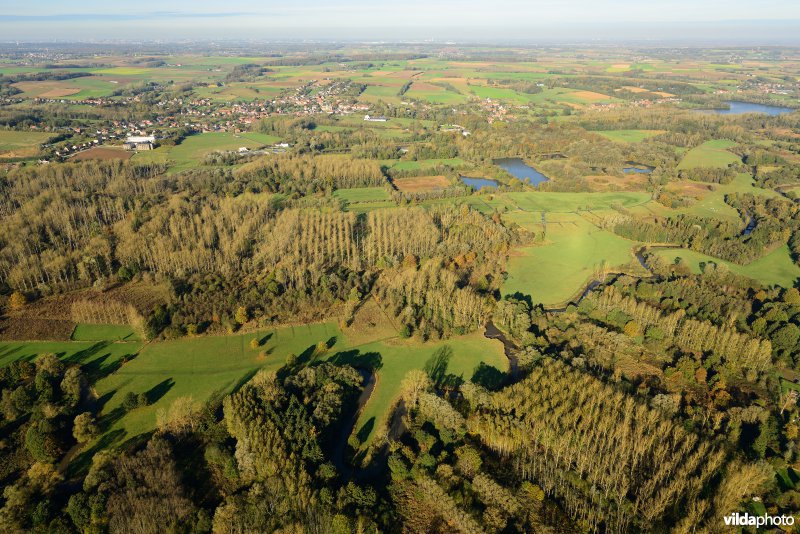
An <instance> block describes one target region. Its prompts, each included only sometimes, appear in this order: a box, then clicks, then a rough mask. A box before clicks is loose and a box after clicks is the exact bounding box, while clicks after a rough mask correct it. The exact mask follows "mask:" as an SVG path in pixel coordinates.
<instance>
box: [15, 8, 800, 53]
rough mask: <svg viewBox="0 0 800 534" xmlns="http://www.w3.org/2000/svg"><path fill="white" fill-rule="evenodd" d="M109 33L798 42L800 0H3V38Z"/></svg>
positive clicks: (132, 36) (139, 36)
mask: <svg viewBox="0 0 800 534" xmlns="http://www.w3.org/2000/svg"><path fill="white" fill-rule="evenodd" d="M115 39H121V40H143V41H148V40H165V41H171V40H174V41H178V40H183V39H254V40H281V39H284V40H285V39H298V40H304V39H305V40H308V39H312V40H313V39H325V40H329V39H335V40H437V41H446V40H458V41H463V42H469V41H471V40H473V41H491V40H496V41H504V40H522V41H530V42H537V41H562V42H568V41H587V42H588V41H593V40H606V41H625V40H643V41H652V40H664V41H714V40H718V41H731V42H736V41H741V42H743V43H759V42H760V43H763V44H771V43H775V44H786V43H790V44H800V0H650V1H647V0H491V1H487V0H391V1H387V0H284V1H280V2H278V1H275V0H260V1H257V0H224V1H223V0H177V1H166V0H162V1H158V0H133V1H119V0H116V1H115V0H104V1H99V0H80V1H77V2H65V1H63V0H28V1H20V0H0V41H13V40H22V41H37V40H80V41H91V40H115Z"/></svg>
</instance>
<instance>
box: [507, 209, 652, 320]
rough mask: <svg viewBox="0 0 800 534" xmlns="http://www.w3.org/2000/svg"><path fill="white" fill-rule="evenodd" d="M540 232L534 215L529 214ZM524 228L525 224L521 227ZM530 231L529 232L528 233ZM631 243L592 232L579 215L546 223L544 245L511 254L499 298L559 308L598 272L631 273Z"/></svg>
mask: <svg viewBox="0 0 800 534" xmlns="http://www.w3.org/2000/svg"><path fill="white" fill-rule="evenodd" d="M531 217H533V220H532V221H531V223H532V224H533V225H535V226H534V227H536V226H538V228H536V231H539V232H541V231H542V225H541V224H538V225H536V223H540V216H539V214H531ZM526 226H527V225H526ZM529 229H530V228H529ZM635 246H636V243H635V242H634V241H629V240H627V239H624V238H622V237H619V236H617V235H615V234H613V233H611V232H609V231H607V230H601V229H600V228H597V227H596V226H594V225H593V224H591V223H590V222H588V221H587V220H586V219H584V218H583V217H581V216H579V215H571V216H567V215H562V216H561V217H560V218H559V223H558V224H554V223H548V224H547V233H546V242H545V244H543V245H534V246H529V247H521V248H519V249H516V250H515V251H514V252H513V253H512V255H511V257H510V258H509V260H508V266H507V270H508V278H507V279H506V281H505V283H504V284H503V287H502V292H503V294H504V295H514V294H517V293H519V294H521V295H529V296H530V297H531V301H532V302H533V303H542V304H544V305H547V306H550V305H561V304H564V303H565V302H566V301H567V300H568V299H571V298H572V297H574V296H576V294H577V292H578V291H580V289H581V288H582V287H584V286H585V285H586V284H587V283H588V282H589V281H590V280H591V279H592V278H593V277H595V276H596V273H597V271H598V270H601V269H607V270H619V267H620V266H626V267H628V269H629V270H630V269H635V268H636V263H635V262H636V260H635V259H634V257H633V254H632V250H633V248H634V247H635Z"/></svg>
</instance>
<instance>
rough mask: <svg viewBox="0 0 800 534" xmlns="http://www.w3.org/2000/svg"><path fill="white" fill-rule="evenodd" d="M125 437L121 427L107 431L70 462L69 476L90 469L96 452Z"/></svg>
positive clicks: (83, 472)
mask: <svg viewBox="0 0 800 534" xmlns="http://www.w3.org/2000/svg"><path fill="white" fill-rule="evenodd" d="M124 437H125V431H124V430H122V429H121V428H118V429H116V430H114V431H113V432H106V433H105V434H103V435H102V436H101V437H100V439H98V440H97V442H95V444H94V445H92V446H91V447H89V448H88V449H86V450H84V451H83V452H81V453H80V454H78V455H77V456H76V457H75V458H74V459H73V460H72V461H71V462H70V464H69V468H68V469H67V475H68V476H69V477H74V476H78V475H81V474H85V473H86V472H87V471H88V469H89V466H90V465H91V464H92V458H94V455H95V454H97V453H98V452H100V451H102V450H104V449H107V448H109V447H111V446H112V445H115V444H117V443H119V442H121V441H122V438H124Z"/></svg>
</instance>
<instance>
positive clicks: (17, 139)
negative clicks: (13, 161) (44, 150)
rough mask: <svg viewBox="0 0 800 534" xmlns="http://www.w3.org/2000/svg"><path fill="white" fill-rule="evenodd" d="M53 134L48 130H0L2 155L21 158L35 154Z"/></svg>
mask: <svg viewBox="0 0 800 534" xmlns="http://www.w3.org/2000/svg"><path fill="white" fill-rule="evenodd" d="M52 136H53V134H50V133H46V132H31V131H25V132H21V131H14V130H0V157H3V158H21V157H30V156H35V155H36V154H37V153H38V152H39V145H41V144H43V143H46V142H47V140H48V139H50V138H51V137H52Z"/></svg>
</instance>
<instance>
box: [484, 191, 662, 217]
mask: <svg viewBox="0 0 800 534" xmlns="http://www.w3.org/2000/svg"><path fill="white" fill-rule="evenodd" d="M649 200H650V195H649V194H647V193H633V192H631V193H623V192H619V193H551V192H544V191H543V192H523V193H505V194H503V195H497V196H496V197H495V199H494V200H491V201H489V204H490V205H506V206H512V207H516V208H518V209H521V210H523V211H538V212H541V211H544V212H555V213H565V212H573V211H583V210H604V209H609V208H611V207H612V206H614V205H619V206H625V207H631V206H635V205H639V204H644V203H646V202H648V201H649Z"/></svg>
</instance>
